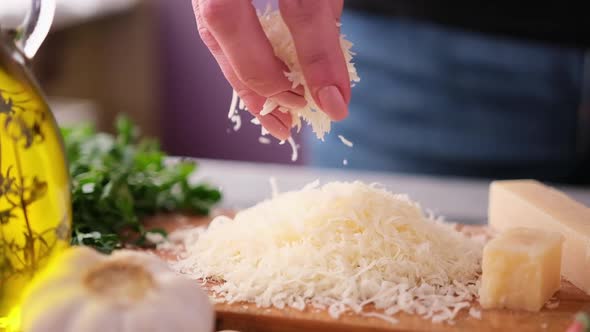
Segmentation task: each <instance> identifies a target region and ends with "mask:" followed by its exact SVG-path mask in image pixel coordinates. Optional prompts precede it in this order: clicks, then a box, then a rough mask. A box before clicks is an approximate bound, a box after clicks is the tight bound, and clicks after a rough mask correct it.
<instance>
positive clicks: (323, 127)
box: [259, 8, 360, 140]
mask: <svg viewBox="0 0 590 332" xmlns="http://www.w3.org/2000/svg"><path fill="white" fill-rule="evenodd" d="M259 19H260V24H261V25H262V29H263V30H264V33H265V34H266V37H267V38H268V40H269V41H270V43H271V45H272V47H273V50H274V53H275V55H276V56H277V57H278V58H279V59H281V60H282V61H283V62H284V63H285V64H286V65H287V68H288V69H289V71H287V72H285V77H287V79H288V80H289V81H291V82H292V83H293V84H292V88H296V87H298V86H300V85H301V86H303V88H304V91H305V92H304V97H305V100H306V101H307V105H306V106H305V107H303V108H299V109H290V110H289V112H291V114H292V116H293V126H294V127H297V130H298V131H299V130H301V125H302V120H303V121H305V122H307V124H309V125H310V126H311V128H312V130H313V132H314V133H315V134H316V136H317V137H318V138H319V139H321V140H323V139H324V135H325V134H326V133H328V132H330V125H331V120H330V118H329V117H328V115H326V114H325V113H324V112H323V111H322V110H321V108H320V107H319V105H317V104H316V102H315V101H314V98H313V97H312V95H311V91H310V90H309V88H308V87H307V83H306V82H305V78H304V77H303V71H302V70H301V65H300V64H299V60H298V58H297V52H296V49H295V43H294V42H293V38H292V36H291V33H290V32H289V28H288V27H287V25H286V24H285V22H284V21H283V18H282V17H281V14H280V12H279V11H278V10H275V11H271V10H270V8H269V9H267V10H266V12H265V13H262V14H260V13H259ZM340 46H341V48H342V53H343V54H344V59H345V61H346V66H347V68H348V75H349V77H350V81H351V82H358V81H360V78H359V76H358V74H357V72H356V68H355V66H354V63H353V62H352V56H353V55H354V53H353V52H352V51H351V48H352V43H351V42H350V41H348V40H346V38H345V36H344V35H342V36H341V37H340ZM276 106H277V105H276V103H275V102H273V101H272V100H270V99H267V101H266V103H265V104H264V107H263V111H264V110H266V112H269V111H268V109H270V111H272V110H273V109H274V108H275V107H276ZM261 114H262V113H261Z"/></svg>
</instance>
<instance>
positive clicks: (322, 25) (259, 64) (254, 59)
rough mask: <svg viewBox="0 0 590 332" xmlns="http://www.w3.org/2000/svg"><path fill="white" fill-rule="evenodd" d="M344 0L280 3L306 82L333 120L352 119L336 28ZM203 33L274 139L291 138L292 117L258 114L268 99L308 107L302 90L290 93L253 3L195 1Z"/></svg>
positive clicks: (283, 0) (284, 0)
mask: <svg viewBox="0 0 590 332" xmlns="http://www.w3.org/2000/svg"><path fill="white" fill-rule="evenodd" d="M342 6H343V0H319V1H318V0H279V10H280V12H281V16H282V17H283V20H284V21H285V24H286V25H287V27H288V28H289V31H290V32H291V35H292V36H293V41H294V43H295V48H296V50H297V58H298V60H299V63H300V64H301V69H302V72H303V75H304V77H305V81H306V82H307V85H308V87H309V89H310V92H311V94H312V96H313V98H314V100H315V102H316V103H317V104H318V105H319V106H320V108H321V109H322V110H323V111H324V112H326V114H327V115H328V116H330V118H332V120H335V121H338V120H342V119H344V118H345V117H346V116H347V115H348V106H347V105H348V102H349V101H350V81H349V77H348V70H347V67H346V63H345V60H344V56H343V54H342V50H341V48H340V39H339V38H340V32H339V29H338V27H337V26H336V24H335V23H336V21H338V20H339V18H340V15H341V13H342ZM193 9H194V12H195V17H196V20H197V26H198V28H199V34H200V36H201V39H202V40H203V42H204V43H205V45H206V46H207V47H208V48H209V50H210V51H211V53H212V54H213V57H214V58H215V60H216V61H217V63H218V64H219V66H220V67H221V70H222V72H223V74H224V75H225V77H226V78H227V80H228V81H229V83H230V84H231V85H232V87H233V88H234V90H235V91H236V92H237V94H238V95H239V96H240V98H241V99H242V100H243V101H244V103H245V104H246V106H247V108H248V110H249V111H250V112H251V113H252V114H253V115H254V116H255V117H256V118H258V120H259V121H260V123H261V124H262V126H264V127H265V128H266V129H267V130H268V131H269V132H270V133H271V134H272V135H273V136H275V137H277V138H278V139H281V140H284V139H287V138H288V137H289V136H290V129H291V121H292V119H291V114H290V113H283V112H280V111H279V110H278V109H275V110H274V111H273V112H272V113H270V114H267V115H265V116H261V115H259V113H260V111H261V110H262V105H263V104H264V103H265V101H266V99H267V98H269V99H271V100H273V101H275V102H276V103H277V104H279V105H280V106H285V107H287V108H300V107H303V106H305V105H306V101H305V99H304V98H303V89H302V87H301V86H299V87H298V88H296V89H291V82H290V81H289V80H288V79H287V78H286V77H285V75H284V74H283V73H284V72H285V71H287V67H286V65H285V64H284V63H283V62H282V61H281V60H279V59H278V58H277V57H276V56H275V55H274V52H273V49H272V46H271V44H270V42H269V41H268V39H267V38H266V35H265V34H264V31H263V30H262V27H261V26H260V23H259V20H258V16H257V15H256V9H255V8H254V6H253V5H252V3H251V1H250V0H193Z"/></svg>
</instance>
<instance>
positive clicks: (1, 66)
mask: <svg viewBox="0 0 590 332" xmlns="http://www.w3.org/2000/svg"><path fill="white" fill-rule="evenodd" d="M50 1H53V0H50ZM48 3H49V2H48V1H41V0H35V1H33V10H32V13H30V14H29V16H28V18H27V22H25V26H24V28H23V29H24V30H23V31H22V32H21V34H22V35H21V38H23V40H22V44H20V45H19V44H18V42H15V40H14V36H15V34H12V33H8V32H6V31H2V30H0V331H3V330H11V329H13V328H14V326H17V325H18V319H19V318H18V305H19V301H20V297H21V294H22V292H23V291H24V290H25V288H26V286H27V284H28V283H29V281H30V280H31V278H32V277H33V276H34V275H35V274H36V273H37V272H38V271H40V270H41V269H42V268H43V267H44V266H45V265H46V264H47V262H48V261H49V260H50V259H51V258H52V257H53V256H55V255H56V254H58V253H59V252H61V251H63V250H64V249H65V248H66V247H67V246H68V245H69V237H70V226H71V201H70V187H69V177H68V169H67V164H66V161H65V155H64V151H63V145H62V141H61V136H60V133H59V130H58V127H57V125H56V123H55V120H54V118H53V116H52V114H51V112H50V110H49V107H48V105H47V103H46V101H45V99H44V97H43V94H42V93H41V91H40V89H39V87H38V86H37V84H36V82H35V80H34V79H33V77H32V75H31V73H30V72H29V70H28V68H27V62H28V60H29V59H30V57H32V54H34V52H35V51H36V49H35V46H31V47H28V46H30V44H27V40H26V39H27V37H28V36H29V35H30V36H35V33H36V38H37V39H38V38H39V35H40V34H41V35H42V37H44V36H45V35H46V34H47V31H44V34H43V31H41V33H40V32H39V31H40V30H39V29H46V30H48V29H49V27H48V26H46V27H39V24H37V21H38V20H37V19H38V18H39V17H43V16H45V20H44V22H45V23H44V24H45V25H47V19H48V17H49V15H50V19H49V25H50V24H51V18H52V17H53V10H54V8H55V4H54V3H51V4H49V7H47V6H48ZM44 6H45V7H44ZM48 8H49V9H48ZM41 21H42V20H39V22H41ZM27 24H28V25H27ZM16 35H17V36H18V32H17V34H16ZM41 39H42V38H41ZM31 42H32V41H31ZM37 43H38V44H40V42H39V41H38V40H37ZM27 47H28V48H27ZM36 47H37V48H38V45H37V46H36ZM27 53H28V54H27Z"/></svg>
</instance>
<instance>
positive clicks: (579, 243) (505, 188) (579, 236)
mask: <svg viewBox="0 0 590 332" xmlns="http://www.w3.org/2000/svg"><path fill="white" fill-rule="evenodd" d="M488 217H489V223H490V225H491V226H492V227H493V228H495V229H497V230H506V229H509V228H514V227H519V226H520V227H532V228H537V229H545V230H549V231H555V232H558V233H561V234H562V235H563V236H564V238H565V242H564V244H563V256H562V259H561V264H562V265H561V273H562V275H563V276H564V277H565V278H566V279H567V280H569V281H570V282H571V283H573V284H574V285H575V286H577V287H578V288H580V289H581V290H583V291H584V292H586V293H587V294H590V208H588V207H586V206H584V205H583V204H581V203H578V202H576V201H574V200H573V199H571V198H569V197H568V196H566V195H565V194H563V193H562V192H560V191H558V190H556V189H553V188H550V187H548V186H545V185H543V184H542V183H539V182H537V181H533V180H512V181H495V182H493V183H492V184H491V186H490V202H489V216H488Z"/></svg>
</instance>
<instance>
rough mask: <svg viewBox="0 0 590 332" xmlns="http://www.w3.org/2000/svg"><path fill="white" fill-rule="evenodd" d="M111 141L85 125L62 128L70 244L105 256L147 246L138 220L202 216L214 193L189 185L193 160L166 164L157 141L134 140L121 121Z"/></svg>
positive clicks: (123, 119) (217, 198)
mask: <svg viewBox="0 0 590 332" xmlns="http://www.w3.org/2000/svg"><path fill="white" fill-rule="evenodd" d="M116 128H117V134H116V135H115V136H112V135H109V134H105V133H97V132H96V131H95V129H94V127H92V126H90V125H79V126H75V127H69V128H62V135H63V137H64V142H65V149H66V154H67V157H68V160H69V168H70V175H71V178H72V200H73V213H74V215H73V234H72V244H75V245H88V246H92V247H94V248H96V249H97V250H99V251H101V252H105V253H110V252H111V251H112V250H114V249H117V248H122V247H124V246H125V245H127V244H135V245H137V244H139V245H144V244H147V242H146V241H145V240H144V239H145V233H146V231H145V230H144V228H143V225H142V224H141V220H142V219H143V218H145V217H147V216H150V215H154V214H157V213H165V212H179V213H186V214H197V215H207V214H209V211H210V209H211V208H212V207H213V206H214V205H215V204H216V203H218V202H219V201H220V200H221V193H220V192H219V190H217V189H215V188H213V187H211V186H209V185H207V184H203V183H199V184H193V183H191V182H190V181H189V178H190V176H191V175H192V174H193V173H194V172H195V171H196V169H197V164H196V162H195V161H194V160H190V159H188V160H187V159H185V160H178V161H176V162H170V160H168V159H167V158H166V154H165V153H164V152H162V151H161V149H160V147H159V144H158V142H157V141H154V140H148V139H139V131H138V130H137V127H136V126H135V125H134V124H133V123H132V122H131V121H130V120H129V119H128V118H126V117H119V118H118V119H117V122H116Z"/></svg>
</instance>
